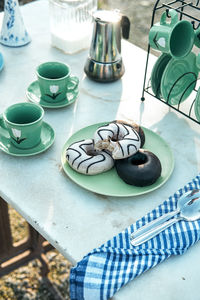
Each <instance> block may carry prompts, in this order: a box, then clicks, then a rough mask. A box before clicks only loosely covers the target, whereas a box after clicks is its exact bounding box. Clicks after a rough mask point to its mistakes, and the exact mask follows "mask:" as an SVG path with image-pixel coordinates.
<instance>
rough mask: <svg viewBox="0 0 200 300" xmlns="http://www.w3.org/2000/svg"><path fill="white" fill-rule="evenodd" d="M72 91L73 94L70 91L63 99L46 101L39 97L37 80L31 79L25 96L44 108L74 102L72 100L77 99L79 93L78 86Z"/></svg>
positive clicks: (58, 106)
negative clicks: (51, 101) (52, 101)
mask: <svg viewBox="0 0 200 300" xmlns="http://www.w3.org/2000/svg"><path fill="white" fill-rule="evenodd" d="M74 92H75V94H74V95H72V93H67V97H66V99H65V100H63V101H60V102H55V103H50V102H46V101H44V100H43V99H41V98H40V97H41V93H40V88H39V84H38V81H37V80H36V81H33V82H32V83H31V84H30V85H29V86H28V88H27V90H26V97H27V98H28V100H29V101H30V102H33V103H36V104H40V105H41V106H42V107H44V108H62V107H65V106H68V105H70V104H72V103H74V101H75V100H76V99H77V97H78V94H79V90H78V88H77V90H75V91H74Z"/></svg>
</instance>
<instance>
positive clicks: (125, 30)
mask: <svg viewBox="0 0 200 300" xmlns="http://www.w3.org/2000/svg"><path fill="white" fill-rule="evenodd" d="M121 27H122V37H123V38H124V39H127V40H128V38H129V33H130V27H131V22H130V20H129V18H128V17H127V16H125V15H122V18H121Z"/></svg>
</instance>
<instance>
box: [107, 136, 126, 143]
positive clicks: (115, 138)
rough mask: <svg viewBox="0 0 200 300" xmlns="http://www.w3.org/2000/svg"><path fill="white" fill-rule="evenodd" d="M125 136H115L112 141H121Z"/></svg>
mask: <svg viewBox="0 0 200 300" xmlns="http://www.w3.org/2000/svg"><path fill="white" fill-rule="evenodd" d="M123 138H124V137H123V136H118V137H117V136H113V137H112V138H111V139H110V140H111V141H112V142H118V141H121V140H123Z"/></svg>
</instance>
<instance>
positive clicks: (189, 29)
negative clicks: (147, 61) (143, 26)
mask: <svg viewBox="0 0 200 300" xmlns="http://www.w3.org/2000/svg"><path fill="white" fill-rule="evenodd" d="M168 14H169V15H170V17H171V18H170V23H168V22H167V21H166V19H167V12H164V13H163V14H162V16H161V19H160V23H156V24H155V25H153V26H152V27H151V29H150V31H149V44H150V46H151V47H152V48H153V49H155V50H158V51H161V52H163V53H167V54H170V55H171V56H172V57H174V58H180V57H185V56H186V55H188V54H189V53H190V51H191V50H192V47H193V45H194V37H195V34H194V29H193V26H192V24H191V23H190V22H189V21H187V20H181V21H179V19H178V13H177V12H176V10H174V9H170V10H169V12H168Z"/></svg>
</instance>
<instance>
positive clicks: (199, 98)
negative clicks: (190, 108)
mask: <svg viewBox="0 0 200 300" xmlns="http://www.w3.org/2000/svg"><path fill="white" fill-rule="evenodd" d="M194 113H195V116H196V118H197V121H199V122H200V88H199V89H198V91H197V94H196V98H195V103H194Z"/></svg>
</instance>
